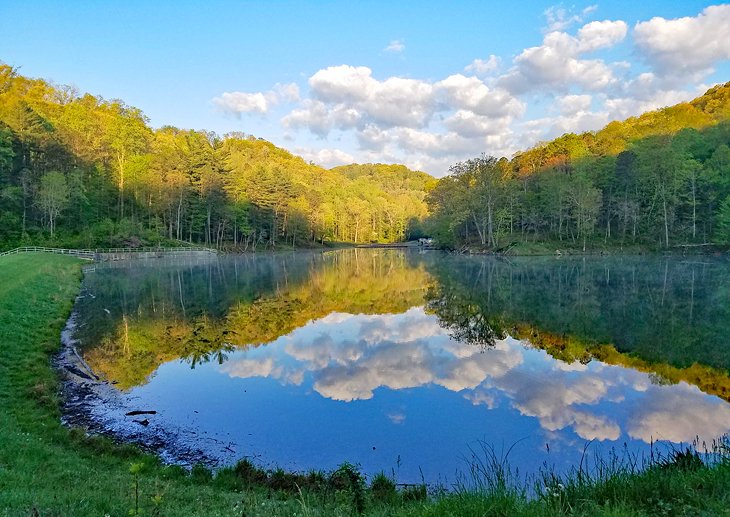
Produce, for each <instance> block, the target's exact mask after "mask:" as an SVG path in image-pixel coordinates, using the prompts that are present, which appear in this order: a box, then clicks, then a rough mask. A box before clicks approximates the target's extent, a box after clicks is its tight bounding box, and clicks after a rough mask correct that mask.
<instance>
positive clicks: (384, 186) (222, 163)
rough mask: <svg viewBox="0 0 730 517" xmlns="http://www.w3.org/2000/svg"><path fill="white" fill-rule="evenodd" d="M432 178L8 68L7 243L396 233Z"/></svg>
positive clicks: (0, 118)
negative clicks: (165, 113) (167, 114)
mask: <svg viewBox="0 0 730 517" xmlns="http://www.w3.org/2000/svg"><path fill="white" fill-rule="evenodd" d="M386 177H387V180H385V178H386ZM433 182H435V180H433V178H431V177H430V176H428V175H427V174H425V173H422V172H414V171H411V170H409V169H407V168H405V167H402V166H383V165H363V166H352V167H349V168H341V169H332V170H326V169H323V168H321V167H319V166H316V165H314V164H311V163H307V162H305V161H304V160H303V159H302V158H300V157H298V156H294V155H292V154H291V153H289V152H287V151H285V150H283V149H280V148H278V147H276V146H274V145H273V144H271V143H269V142H267V141H264V140H261V139H257V138H255V137H253V136H250V135H244V134H242V133H231V134H228V135H225V136H223V137H220V136H218V135H216V134H214V133H209V132H205V131H192V130H183V129H177V128H174V127H163V128H161V129H157V130H154V129H152V128H151V127H150V126H149V124H148V120H147V119H146V117H145V116H144V114H143V113H142V112H141V111H140V110H139V109H137V108H134V107H131V106H127V105H126V104H124V103H123V102H122V101H119V100H105V99H103V98H101V97H97V96H93V95H89V94H84V95H82V94H79V93H78V92H77V91H76V90H75V89H74V88H73V87H68V86H55V85H52V84H50V83H48V82H47V81H43V80H39V79H29V78H26V77H23V76H21V75H19V74H17V72H16V70H14V69H12V68H11V67H9V66H5V65H2V64H0V247H2V248H7V247H11V246H15V245H18V244H20V243H37V244H51V245H64V246H84V247H86V246H137V245H144V244H146V245H154V244H157V243H159V242H161V241H187V242H192V243H199V244H205V245H207V246H218V247H225V248H229V249H252V248H254V249H255V248H257V247H259V249H260V248H262V247H267V248H271V247H274V246H277V245H281V244H288V245H293V246H300V245H308V244H311V243H314V242H320V243H321V242H327V241H345V242H370V241H381V242H391V241H398V240H403V239H405V238H408V237H411V236H412V235H411V233H412V232H417V231H418V227H419V224H420V221H421V220H422V219H423V218H424V217H425V216H426V204H425V201H424V197H425V190H426V188H428V187H429V186H430V185H431V184H432V183H433Z"/></svg>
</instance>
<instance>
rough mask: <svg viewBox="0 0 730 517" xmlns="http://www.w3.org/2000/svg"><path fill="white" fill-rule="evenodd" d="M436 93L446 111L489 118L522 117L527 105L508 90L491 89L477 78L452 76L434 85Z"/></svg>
mask: <svg viewBox="0 0 730 517" xmlns="http://www.w3.org/2000/svg"><path fill="white" fill-rule="evenodd" d="M434 89H435V91H436V92H437V93H438V94H440V97H441V99H442V100H443V102H444V103H445V106H446V108H445V110H444V111H446V110H448V109H458V110H469V111H470V112H472V113H473V114H475V115H483V116H487V117H507V116H520V115H522V113H524V111H525V105H524V104H523V103H522V102H520V101H519V100H517V99H516V98H514V97H512V96H511V95H510V94H509V93H508V92H507V91H506V90H503V89H499V88H498V89H491V90H490V89H489V88H488V87H487V85H486V84H484V83H483V82H482V81H481V80H479V79H477V78H476V77H466V76H463V75H461V74H455V75H450V76H449V77H447V78H446V79H444V80H442V81H439V82H437V83H435V84H434Z"/></svg>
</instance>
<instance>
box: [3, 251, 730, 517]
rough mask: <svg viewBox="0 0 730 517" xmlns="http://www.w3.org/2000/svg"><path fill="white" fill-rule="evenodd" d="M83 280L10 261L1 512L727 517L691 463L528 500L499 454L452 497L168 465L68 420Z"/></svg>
mask: <svg viewBox="0 0 730 517" xmlns="http://www.w3.org/2000/svg"><path fill="white" fill-rule="evenodd" d="M80 277H81V273H80V261H77V260H76V259H73V258H70V257H66V256H57V255H42V254H21V255H13V256H8V257H1V258H0V515H13V516H15V515H18V516H29V515H40V516H46V515H49V516H50V515H52V516H59V515H63V516H65V515H69V516H86V515H88V516H103V515H111V516H116V515H119V516H121V515H129V514H132V515H134V514H137V515H165V516H175V515H180V516H182V515H185V516H187V515H212V516H215V515H226V516H228V515H230V516H233V515H236V516H241V515H245V516H253V515H262V516H264V515H282V516H289V515H312V516H313V515H343V516H344V515H353V514H357V513H359V512H362V513H363V514H365V515H375V516H378V515H404V516H416V515H433V516H441V515H444V516H445V515H474V516H477V515H556V514H573V515H581V514H583V515H642V514H654V515H682V514H687V515H697V514H702V513H705V514H707V515H722V514H723V513H725V514H727V512H728V508H730V488H729V487H730V462H724V463H723V462H721V463H720V464H718V465H716V466H714V467H712V468H709V467H706V466H704V465H702V464H701V462H699V461H697V458H696V457H694V456H692V455H677V456H675V457H673V458H670V459H669V460H662V461H658V462H656V463H655V464H654V465H652V466H651V467H650V468H649V469H648V470H646V471H645V472H643V473H641V474H637V473H636V469H635V468H634V466H632V465H628V464H620V465H608V466H607V465H600V466H601V468H602V469H603V470H602V471H600V473H597V472H599V470H593V471H592V472H593V473H592V474H591V475H586V473H585V471H584V472H581V473H580V474H578V473H575V474H573V475H571V476H568V477H566V478H562V479H558V478H552V477H546V478H545V479H544V480H541V482H539V483H538V484H537V486H538V488H537V491H536V492H533V493H536V494H537V497H533V498H531V499H528V498H527V496H526V493H527V490H528V489H527V487H525V485H524V483H522V482H519V481H515V482H512V481H511V478H510V477H509V475H507V473H506V472H505V471H504V470H503V469H502V468H501V467H500V466H498V465H495V464H494V463H492V462H489V461H487V460H488V457H487V460H485V461H484V462H482V463H480V462H479V461H475V463H474V465H475V469H476V470H475V472H474V482H475V484H476V486H478V487H479V488H477V489H470V490H459V489H457V490H455V491H452V492H449V493H441V494H433V493H431V494H426V493H425V489H424V488H423V487H409V488H408V489H399V490H396V489H395V486H394V485H393V482H392V481H391V480H389V479H388V478H386V477H384V476H379V477H375V478H373V479H368V480H366V479H364V478H363V477H362V476H361V475H360V474H359V473H358V472H357V470H356V469H355V468H353V467H351V466H348V465H344V466H343V467H342V468H340V469H339V470H337V471H335V472H330V473H308V474H302V475H297V474H292V473H287V472H283V471H264V470H261V469H259V468H257V467H256V466H255V465H253V464H251V463H249V462H246V461H244V462H241V463H239V464H238V465H237V466H236V467H234V468H228V469H223V470H221V471H219V472H217V473H216V474H215V475H214V476H213V475H211V473H210V472H208V471H207V470H205V469H203V468H194V469H193V471H192V472H191V473H186V472H185V471H183V470H182V469H180V468H177V467H165V466H163V465H160V464H159V462H158V461H157V459H156V458H155V457H154V456H151V455H147V454H143V453H140V452H139V451H137V450H136V449H134V448H133V447H129V446H121V445H115V444H113V443H112V442H110V441H109V440H107V439H103V438H93V437H92V438H89V437H86V436H85V435H84V433H83V432H81V431H79V430H75V431H69V430H68V429H66V428H64V427H62V426H61V425H60V423H59V418H60V415H59V410H58V398H57V397H58V395H57V385H58V379H57V377H56V375H55V372H54V371H53V370H52V369H51V367H50V363H49V359H50V356H51V355H52V354H53V353H54V352H55V351H56V350H57V349H58V346H59V334H60V330H61V329H62V327H63V325H64V322H65V320H66V318H67V316H68V314H69V312H70V310H71V306H72V303H73V299H74V297H75V295H76V293H77V291H78V286H79V281H80ZM529 488H530V489H532V488H533V487H529Z"/></svg>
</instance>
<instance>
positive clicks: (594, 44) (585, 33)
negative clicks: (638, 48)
mask: <svg viewBox="0 0 730 517" xmlns="http://www.w3.org/2000/svg"><path fill="white" fill-rule="evenodd" d="M627 30H628V27H627V26H626V23H625V22H623V21H621V20H618V21H609V20H605V21H602V22H591V23H588V24H586V25H584V26H583V27H581V29H580V30H579V31H578V44H579V48H580V51H581V52H593V51H594V50H598V49H600V48H608V47H612V46H614V45H616V44H617V43H619V42H620V41H622V40H623V39H624V38H625V37H626V32H627Z"/></svg>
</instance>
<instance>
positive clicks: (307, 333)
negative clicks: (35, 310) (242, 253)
mask: <svg viewBox="0 0 730 517" xmlns="http://www.w3.org/2000/svg"><path fill="white" fill-rule="evenodd" d="M220 369H221V371H222V372H224V373H226V374H228V375H229V376H231V377H240V378H252V377H268V378H271V379H276V380H277V381H279V382H281V383H283V384H289V385H297V386H298V385H302V384H304V385H305V386H307V387H308V386H311V388H312V389H313V390H314V391H315V392H317V393H318V394H319V395H321V396H322V397H325V398H328V399H332V400H336V401H343V402H351V401H358V400H368V399H371V398H373V397H374V392H375V391H376V390H377V389H379V388H388V389H391V390H403V389H409V388H422V387H428V386H440V387H443V388H445V389H447V390H449V391H451V392H458V393H461V394H462V396H463V397H465V398H466V399H467V400H469V401H470V402H472V404H474V405H483V406H484V407H485V408H486V409H487V410H491V409H493V408H495V407H497V406H500V405H505V404H506V405H508V406H509V407H511V408H513V409H514V410H516V412H518V413H519V414H520V415H522V416H523V417H529V418H535V419H537V421H538V422H539V424H540V426H541V428H542V429H543V430H544V431H545V432H547V433H554V432H558V431H560V432H563V433H565V432H566V431H567V430H571V431H572V432H574V433H575V434H576V435H577V436H578V437H580V438H582V439H584V440H599V441H604V440H611V441H614V440H618V439H619V438H621V436H622V434H626V435H628V436H629V437H631V438H634V439H639V440H642V441H644V442H647V443H649V442H651V441H653V440H657V439H666V440H670V441H673V442H688V441H691V440H693V439H694V438H695V437H696V436H697V435H699V437H700V439H706V440H710V439H712V438H714V437H716V436H719V435H721V434H723V433H725V432H728V430H730V406H729V405H728V404H727V403H725V402H724V401H722V400H720V399H719V398H717V397H713V396H709V395H706V394H704V393H702V392H701V391H700V390H699V389H697V388H696V387H694V386H690V385H688V384H685V383H679V384H676V385H658V384H653V383H652V381H651V378H650V376H649V374H646V373H643V372H639V371H635V370H631V369H628V368H624V367H620V366H609V365H605V364H602V363H600V362H597V361H593V362H591V363H590V364H588V365H583V364H581V363H572V364H568V363H563V362H561V361H558V360H556V359H554V358H552V357H551V356H549V355H548V354H547V353H546V352H544V351H541V350H535V349H531V348H529V347H526V346H524V344H523V343H521V342H520V341H517V340H514V339H512V338H509V337H508V338H507V339H504V340H497V341H496V342H495V344H494V347H491V348H488V349H486V350H482V349H481V348H479V347H476V346H470V345H466V344H463V343H460V342H458V341H455V340H453V339H452V338H451V337H449V335H448V331H447V330H445V329H443V328H442V327H440V326H439V323H438V319H437V318H436V317H435V316H433V315H429V314H427V313H425V312H424V310H423V308H412V309H410V310H409V311H407V312H405V313H403V314H396V315H348V314H341V313H333V314H330V315H329V316H327V317H325V318H321V319H319V320H317V321H313V322H310V323H309V324H307V325H306V326H304V327H301V328H299V329H297V330H295V331H293V332H292V333H290V334H288V335H286V336H283V337H281V338H279V339H277V340H275V341H273V342H272V343H270V344H268V345H266V346H262V347H259V348H256V349H251V350H247V351H241V352H236V353H234V354H232V356H231V358H230V360H229V361H228V362H227V363H225V364H224V365H222V366H221V367H220ZM389 418H390V420H391V421H392V422H393V423H396V424H397V423H401V422H403V421H404V420H405V418H406V415H403V414H398V415H395V414H394V415H389Z"/></svg>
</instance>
